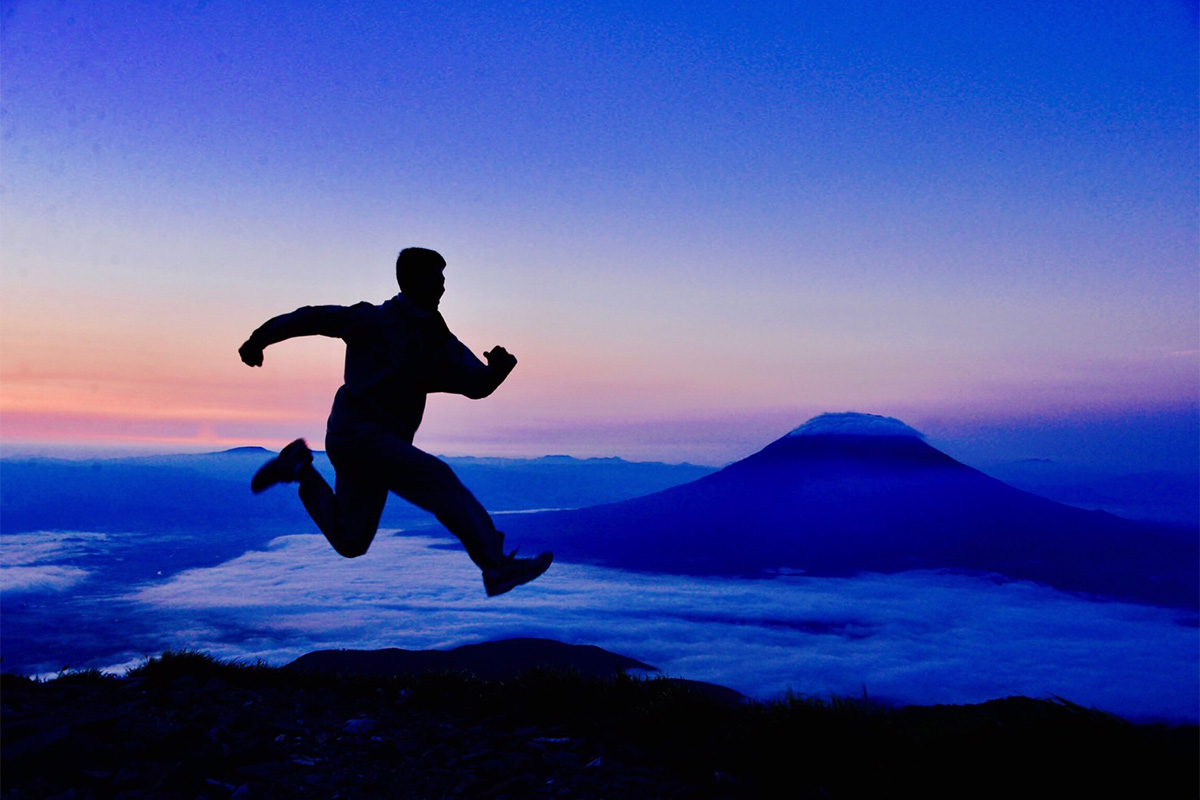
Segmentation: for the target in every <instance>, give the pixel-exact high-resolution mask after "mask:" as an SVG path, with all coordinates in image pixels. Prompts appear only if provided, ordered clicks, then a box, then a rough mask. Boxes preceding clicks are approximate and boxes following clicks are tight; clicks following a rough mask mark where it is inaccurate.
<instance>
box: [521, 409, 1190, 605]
mask: <svg viewBox="0 0 1200 800" xmlns="http://www.w3.org/2000/svg"><path fill="white" fill-rule="evenodd" d="M505 526H506V528H507V530H508V533H509V534H510V541H513V542H521V543H522V544H523V545H524V546H526V547H549V548H553V549H554V550H555V551H556V554H557V556H558V557H559V558H561V559H564V560H575V559H578V560H586V561H591V562H596V563H602V564H606V565H611V566H616V567H623V568H632V569H643V570H654V571H664V572H683V573H690V574H760V573H762V572H764V571H769V570H775V569H781V568H789V569H800V570H804V571H805V572H807V573H808V574H813V575H848V574H854V573H858V572H898V571H903V570H910V569H960V570H969V571H975V572H985V573H998V574H1001V575H1005V576H1008V577H1011V578H1017V579H1028V580H1033V581H1037V582H1040V583H1045V584H1048V585H1051V586H1055V587H1058V588H1061V589H1067V590H1072V591H1082V592H1089V593H1095V594H1101V595H1107V596H1113V597H1120V598H1126V599H1134V600H1140V601H1145V602H1152V603H1159V604H1166V605H1172V606H1183V607H1195V606H1196V605H1197V591H1198V580H1197V569H1196V566H1197V563H1198V559H1200V545H1198V541H1197V535H1196V534H1197V532H1196V530H1195V529H1192V528H1187V527H1172V526H1165V525H1154V524H1149V523H1140V522H1134V521H1131V520H1126V519H1122V518H1120V517H1116V516H1114V515H1112V514H1108V513H1106V512H1102V511H1085V510H1083V509H1079V508H1074V507H1071V506H1067V505H1063V504H1061V503H1056V502H1054V501H1052V500H1047V499H1045V498H1042V497H1038V496H1036V495H1033V494H1030V493H1028V492H1024V491H1021V490H1019V489H1016V488H1014V487H1012V486H1009V485H1007V484H1005V483H1002V482H1001V481H998V480H996V479H994V478H991V477H989V476H987V475H985V474H983V473H982V472H979V471H978V470H975V469H973V468H971V467H968V466H966V465H965V464H962V463H960V462H958V461H956V460H955V459H953V458H951V457H950V456H948V455H946V454H945V453H942V452H941V451H939V450H937V449H936V448H934V447H932V446H930V445H928V444H927V443H925V442H924V441H923V439H922V437H921V435H920V434H919V433H918V432H917V431H915V430H913V429H912V428H909V427H908V426H907V425H905V424H904V423H902V422H900V421H899V420H894V419H891V418H886V417H878V416H875V415H861V414H860V415H855V414H839V415H823V417H817V418H814V419H813V420H810V421H809V422H808V423H806V424H805V425H803V426H801V427H800V428H797V429H796V430H795V431H793V432H792V433H790V434H788V435H786V436H784V437H782V438H780V439H778V440H776V441H774V442H772V443H771V444H769V445H768V446H767V447H765V448H763V449H762V450H761V451H759V452H757V453H755V454H754V455H751V456H749V457H748V458H745V459H743V460H741V461H737V462H735V463H733V464H730V465H729V466H727V467H725V468H724V469H722V470H720V471H718V472H716V473H713V474H712V475H709V476H706V477H704V478H701V479H699V480H696V481H693V482H691V483H688V484H684V485H681V486H676V487H672V488H669V489H666V490H664V491H661V492H657V493H654V494H651V495H647V496H645V497H639V498H635V499H631V500H626V501H623V502H619V503H613V504H609V505H604V506H598V507H594V508H587V509H579V510H574V511H564V512H556V513H545V514H536V515H528V516H523V517H514V518H510V519H506V520H505Z"/></svg>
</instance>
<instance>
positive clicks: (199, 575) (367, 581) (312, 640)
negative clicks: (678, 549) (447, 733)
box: [130, 536, 1200, 719]
mask: <svg viewBox="0 0 1200 800" xmlns="http://www.w3.org/2000/svg"><path fill="white" fill-rule="evenodd" d="M130 599H132V600H135V601H136V602H139V603H142V604H149V605H152V606H154V607H156V608H158V609H160V610H162V611H167V612H170V611H174V612H179V613H178V614H177V615H178V616H179V617H180V618H181V620H187V621H189V625H188V626H187V627H186V628H181V629H180V631H179V633H178V636H179V638H180V643H179V646H192V647H201V648H203V649H206V650H210V651H212V652H214V653H216V654H218V655H221V656H224V657H237V658H251V659H253V658H261V659H264V660H266V661H268V662H271V663H283V662H286V661H288V660H291V659H293V658H295V657H297V656H299V655H301V654H303V653H304V652H307V651H308V650H312V649H320V648H359V649H369V648H379V647H404V648H431V647H439V648H440V647H452V646H456V645H459V644H464V643H468V642H475V641H482V640H487V639H496V638H504V637H509V636H547V637H553V638H556V639H560V640H562V641H566V642H575V643H588V644H596V645H599V646H601V647H605V648H608V649H611V650H614V651H617V652H621V653H624V654H627V655H630V656H632V657H634V658H638V659H641V660H644V661H646V662H648V663H651V664H654V665H656V666H658V667H660V668H662V670H663V671H664V672H666V673H667V674H670V675H676V676H681V677H687V678H692V679H697V680H707V681H713V682H717V683H722V684H725V685H728V686H732V687H733V688H736V689H738V690H739V691H742V692H744V693H746V694H749V695H752V696H757V697H771V696H775V695H778V694H779V693H781V692H783V691H786V690H788V689H792V690H794V691H797V692H800V693H804V694H814V695H828V694H859V693H860V692H862V691H863V689H864V688H865V689H866V690H867V691H868V692H869V693H870V694H871V695H872V696H875V697H878V698H881V699H887V700H892V701H896V702H908V703H934V702H978V701H982V700H987V699H990V698H993V697H1002V696H1007V695H1012V694H1024V695H1030V696H1034V697H1044V696H1050V695H1061V696H1064V697H1067V698H1069V699H1071V700H1073V701H1075V702H1079V703H1082V704H1085V705H1095V706H1097V707H1099V708H1103V709H1106V710H1110V711H1114V712H1116V713H1121V714H1124V715H1126V716H1132V717H1139V718H1146V717H1166V718H1175V719H1179V718H1187V719H1195V718H1196V716H1197V707H1198V705H1200V691H1198V689H1197V686H1198V681H1197V678H1198V673H1197V660H1196V655H1195V654H1196V648H1197V645H1198V643H1200V637H1198V631H1197V627H1196V618H1195V615H1194V614H1189V613H1186V612H1179V611H1175V610H1169V609H1160V608H1153V607H1148V606H1138V605H1131V604H1124V603H1113V602H1097V601H1094V600H1090V599H1088V598H1084V597H1078V596H1073V595H1069V594H1065V593H1062V592H1058V591H1055V590H1052V589H1049V588H1045V587H1041V586H1036V585H1033V584H1029V583H1021V582H1009V581H997V580H989V579H985V578H978V577H970V576H964V575H955V574H941V573H932V572H910V573H903V574H900V575H866V576H860V577H857V578H844V579H835V578H805V577H781V578H775V579H763V580H749V579H727V578H694V577H684V576H668V575H652V574H638V573H629V572H625V571H621V570H613V569H604V568H600V567H592V566H581V565H575V564H556V565H555V566H554V567H553V568H552V569H551V571H550V572H549V573H547V575H546V576H544V577H543V578H541V579H539V580H538V581H537V582H536V583H534V584H531V585H530V586H526V587H522V588H521V589H518V590H517V591H515V592H513V593H511V594H509V595H505V596H503V597H501V598H495V599H491V600H488V599H486V598H485V597H484V594H483V589H482V585H481V584H480V581H479V574H478V572H477V570H475V568H474V567H473V566H472V565H471V563H470V562H469V561H468V560H467V559H466V558H465V556H464V555H463V554H462V552H461V551H460V550H459V549H458V548H457V547H450V548H448V547H446V542H445V541H444V540H438V539H432V538H423V537H407V536H382V537H381V538H380V540H379V541H378V542H377V543H376V545H375V546H374V547H373V548H372V550H371V553H370V554H369V555H368V556H366V557H364V558H360V559H355V560H352V561H347V560H345V559H340V558H338V557H337V556H336V555H334V554H333V553H332V552H331V551H330V550H329V548H328V545H327V544H326V543H325V542H324V540H323V539H321V538H320V537H317V536H289V537H283V538H281V539H277V540H275V541H274V542H273V543H272V545H271V547H270V548H269V549H268V550H265V551H260V552H251V553H247V554H245V555H243V556H241V557H239V558H237V559H234V560H232V561H229V562H226V563H225V564H221V565H219V566H217V567H213V568H209V569H199V570H191V571H188V572H184V573H181V574H179V575H178V576H176V577H175V578H174V579H172V580H170V581H168V582H166V583H163V584H158V585H155V586H151V587H147V588H144V589H142V590H140V591H138V592H136V593H135V594H133V595H132V596H131V597H130Z"/></svg>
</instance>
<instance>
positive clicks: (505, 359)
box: [483, 345, 517, 375]
mask: <svg viewBox="0 0 1200 800" xmlns="http://www.w3.org/2000/svg"><path fill="white" fill-rule="evenodd" d="M483 357H484V358H486V359H487V363H488V366H489V367H491V368H492V369H494V370H498V371H499V372H500V373H501V374H502V375H507V374H508V373H510V372H512V370H513V367H515V366H516V365H517V359H516V357H514V356H513V354H512V353H510V352H508V351H507V350H505V349H504V348H503V347H501V346H500V345H496V346H495V347H493V348H492V349H491V350H488V351H487V352H486V353H484V354H483Z"/></svg>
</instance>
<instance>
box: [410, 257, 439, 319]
mask: <svg viewBox="0 0 1200 800" xmlns="http://www.w3.org/2000/svg"><path fill="white" fill-rule="evenodd" d="M444 269H445V267H432V266H429V267H423V268H421V269H418V270H413V272H412V274H410V275H409V276H408V279H407V280H406V281H405V282H404V283H405V286H404V289H403V291H404V293H405V294H406V295H408V297H409V298H410V299H411V300H412V301H413V302H414V303H416V304H417V305H419V306H421V307H422V308H427V309H429V310H430V311H433V310H435V309H437V307H438V303H439V302H440V301H441V299H442V295H443V294H445V293H446V276H445V275H444V274H443V272H442V271H443V270H444Z"/></svg>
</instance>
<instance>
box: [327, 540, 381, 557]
mask: <svg viewBox="0 0 1200 800" xmlns="http://www.w3.org/2000/svg"><path fill="white" fill-rule="evenodd" d="M330 544H332V542H331V543H330ZM370 546H371V543H370V542H365V543H355V544H334V545H333V549H334V550H335V551H337V554H338V555H339V556H341V557H342V558H358V557H359V556H361V555H363V554H364V553H366V552H367V548H369V547H370Z"/></svg>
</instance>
